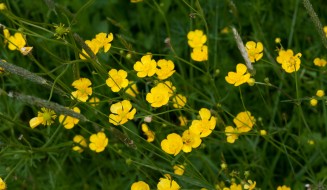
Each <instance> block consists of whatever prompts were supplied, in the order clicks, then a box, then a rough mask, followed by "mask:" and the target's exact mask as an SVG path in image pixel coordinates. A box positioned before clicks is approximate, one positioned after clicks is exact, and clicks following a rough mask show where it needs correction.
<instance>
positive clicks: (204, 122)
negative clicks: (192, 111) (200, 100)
mask: <svg viewBox="0 0 327 190" xmlns="http://www.w3.org/2000/svg"><path fill="white" fill-rule="evenodd" d="M199 114H200V118H201V120H193V121H192V124H191V126H190V128H189V129H190V131H191V132H193V133H195V134H199V135H200V137H207V136H209V135H210V134H211V133H212V131H213V130H214V128H215V127H216V120H217V119H216V117H214V116H211V113H210V110H208V109H206V108H201V109H200V111H199Z"/></svg>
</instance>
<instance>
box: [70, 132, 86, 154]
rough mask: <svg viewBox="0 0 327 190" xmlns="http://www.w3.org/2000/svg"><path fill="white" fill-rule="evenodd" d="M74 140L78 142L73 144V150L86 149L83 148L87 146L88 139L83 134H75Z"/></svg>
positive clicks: (80, 150)
mask: <svg viewBox="0 0 327 190" xmlns="http://www.w3.org/2000/svg"><path fill="white" fill-rule="evenodd" d="M73 142H74V143H76V146H73V151H76V152H79V153H82V152H83V151H84V149H83V148H86V147H87V143H86V140H85V138H84V137H83V136H82V135H75V136H74V138H73Z"/></svg>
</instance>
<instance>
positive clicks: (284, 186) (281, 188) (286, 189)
mask: <svg viewBox="0 0 327 190" xmlns="http://www.w3.org/2000/svg"><path fill="white" fill-rule="evenodd" d="M277 190H291V188H290V187H287V186H286V185H283V186H278V187H277Z"/></svg>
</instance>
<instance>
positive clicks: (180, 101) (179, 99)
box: [172, 94, 187, 108]
mask: <svg viewBox="0 0 327 190" xmlns="http://www.w3.org/2000/svg"><path fill="white" fill-rule="evenodd" d="M172 101H173V107H174V108H182V107H184V106H185V104H186V101H187V100H186V97H185V96H183V95H182V94H176V96H174V98H173V99H172Z"/></svg>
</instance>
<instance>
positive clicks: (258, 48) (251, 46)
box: [245, 41, 263, 63]
mask: <svg viewBox="0 0 327 190" xmlns="http://www.w3.org/2000/svg"><path fill="white" fill-rule="evenodd" d="M245 47H246V51H247V52H248V56H249V59H250V61H251V62H252V63H254V62H256V61H259V60H260V59H261V58H262V56H263V52H262V51H263V45H262V43H261V42H257V43H255V42H254V41H249V42H246V44H245Z"/></svg>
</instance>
